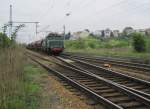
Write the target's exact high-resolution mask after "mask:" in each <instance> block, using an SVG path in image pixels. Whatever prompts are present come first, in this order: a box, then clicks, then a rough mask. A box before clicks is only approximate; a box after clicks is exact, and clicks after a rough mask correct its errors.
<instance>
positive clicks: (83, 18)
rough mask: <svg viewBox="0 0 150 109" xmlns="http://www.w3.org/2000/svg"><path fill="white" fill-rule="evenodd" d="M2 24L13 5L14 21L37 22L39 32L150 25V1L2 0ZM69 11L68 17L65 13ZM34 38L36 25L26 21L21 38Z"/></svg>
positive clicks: (0, 16)
mask: <svg viewBox="0 0 150 109" xmlns="http://www.w3.org/2000/svg"><path fill="white" fill-rule="evenodd" d="M0 1H1V3H0V25H1V27H2V26H3V25H4V23H7V22H8V20H9V5H10V4H12V5H13V21H38V22H40V24H39V28H38V30H39V31H58V32H62V31H63V25H66V31H71V32H72V31H79V30H84V29H89V30H91V31H94V30H101V29H105V28H110V29H119V30H122V29H123V28H124V27H126V26H132V27H133V28H149V27H150V0H0ZM67 13H70V15H69V16H66V14H67ZM43 35H44V33H40V34H39V35H38V37H35V25H34V24H27V25H26V27H25V28H23V29H22V30H21V31H20V33H19V37H18V40H19V41H21V42H28V41H32V40H36V39H40V38H42V37H43Z"/></svg>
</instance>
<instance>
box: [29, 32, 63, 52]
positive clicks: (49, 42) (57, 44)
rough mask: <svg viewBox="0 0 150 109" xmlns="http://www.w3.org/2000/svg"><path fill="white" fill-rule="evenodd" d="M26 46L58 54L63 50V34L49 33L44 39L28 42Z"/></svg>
mask: <svg viewBox="0 0 150 109" xmlns="http://www.w3.org/2000/svg"><path fill="white" fill-rule="evenodd" d="M27 48H29V49H32V50H37V51H43V52H46V53H48V54H60V53H61V52H63V50H64V36H63V35H61V34H57V33H49V34H48V35H47V36H46V37H45V38H44V39H42V40H39V41H36V42H33V43H31V44H29V45H28V47H27Z"/></svg>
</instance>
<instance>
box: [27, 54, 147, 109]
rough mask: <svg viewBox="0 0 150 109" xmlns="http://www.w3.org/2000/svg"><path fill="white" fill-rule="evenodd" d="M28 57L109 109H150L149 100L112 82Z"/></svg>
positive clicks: (72, 68) (33, 56) (91, 74)
mask: <svg viewBox="0 0 150 109" xmlns="http://www.w3.org/2000/svg"><path fill="white" fill-rule="evenodd" d="M28 56H29V57H30V58H32V59H33V60H34V61H36V62H37V63H39V64H40V65H42V66H43V67H44V68H46V69H47V70H49V71H51V72H53V73H54V74H55V75H57V76H58V77H60V78H62V79H63V80H65V81H66V82H68V83H69V85H72V86H73V87H75V88H77V89H79V90H80V91H82V92H84V93H86V94H87V95H88V96H90V97H91V98H93V99H94V100H95V101H97V102H100V103H102V104H103V105H104V106H105V107H107V108H109V109H149V107H150V100H149V99H147V98H146V97H144V96H141V95H140V94H138V93H135V92H133V91H131V90H129V89H126V88H124V87H122V86H120V85H118V84H116V83H114V82H112V81H110V80H107V79H105V78H102V77H100V76H98V75H95V74H93V73H90V72H86V71H84V70H80V69H78V68H75V67H73V66H72V67H71V66H69V65H66V64H65V63H64V64H60V63H57V62H55V64H56V66H55V67H53V68H50V66H49V65H48V64H46V63H45V62H42V60H44V61H50V60H49V59H47V58H44V57H41V56H35V55H31V54H30V55H28ZM35 57H36V58H35Z"/></svg>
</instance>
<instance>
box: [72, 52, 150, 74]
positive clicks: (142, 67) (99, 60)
mask: <svg viewBox="0 0 150 109" xmlns="http://www.w3.org/2000/svg"><path fill="white" fill-rule="evenodd" d="M70 57H74V58H78V59H81V60H87V61H93V62H97V63H110V64H112V65H115V66H122V67H127V68H131V69H139V70H142V71H148V72H149V71H150V65H148V64H141V63H133V62H127V61H125V60H124V61H118V60H114V59H111V58H97V57H95V58H94V57H87V56H78V55H70Z"/></svg>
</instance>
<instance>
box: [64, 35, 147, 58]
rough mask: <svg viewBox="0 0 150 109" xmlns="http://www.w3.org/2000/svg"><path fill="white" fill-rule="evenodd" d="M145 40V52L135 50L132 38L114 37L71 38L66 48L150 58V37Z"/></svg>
mask: <svg viewBox="0 0 150 109" xmlns="http://www.w3.org/2000/svg"><path fill="white" fill-rule="evenodd" d="M145 41H146V51H145V52H144V53H138V52H136V51H134V49H133V47H132V39H131V38H130V39H123V38H113V39H107V40H98V39H94V38H86V39H80V40H69V41H66V42H65V48H66V51H68V52H75V53H86V54H92V55H101V56H119V57H138V58H144V59H150V37H145Z"/></svg>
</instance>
